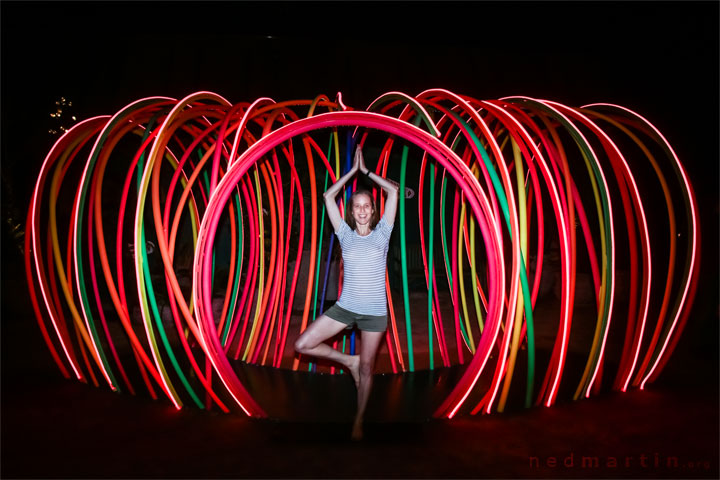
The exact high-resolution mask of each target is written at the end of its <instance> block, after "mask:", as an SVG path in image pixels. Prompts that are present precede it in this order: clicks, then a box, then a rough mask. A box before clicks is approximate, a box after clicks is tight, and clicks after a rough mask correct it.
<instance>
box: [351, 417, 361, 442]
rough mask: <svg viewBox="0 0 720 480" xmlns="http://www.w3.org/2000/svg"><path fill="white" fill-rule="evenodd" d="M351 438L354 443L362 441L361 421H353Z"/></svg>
mask: <svg viewBox="0 0 720 480" xmlns="http://www.w3.org/2000/svg"><path fill="white" fill-rule="evenodd" d="M351 438H352V439H353V440H354V441H356V442H357V441H359V440H362V439H363V426H362V420H355V422H354V423H353V430H352V437H351Z"/></svg>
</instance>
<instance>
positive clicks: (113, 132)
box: [25, 89, 700, 418]
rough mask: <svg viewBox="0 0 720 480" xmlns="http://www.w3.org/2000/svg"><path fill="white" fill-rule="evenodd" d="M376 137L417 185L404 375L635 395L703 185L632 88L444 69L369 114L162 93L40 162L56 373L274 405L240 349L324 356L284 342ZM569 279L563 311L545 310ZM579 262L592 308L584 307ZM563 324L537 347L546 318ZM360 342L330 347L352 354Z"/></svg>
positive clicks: (664, 347) (35, 259) (683, 312)
mask: <svg viewBox="0 0 720 480" xmlns="http://www.w3.org/2000/svg"><path fill="white" fill-rule="evenodd" d="M358 145H359V146H361V147H362V148H363V149H364V151H365V152H366V154H365V157H366V158H367V159H368V160H369V163H370V165H372V162H373V161H375V160H376V164H375V171H376V173H378V174H381V175H384V176H388V177H389V178H391V179H394V180H398V183H399V185H400V187H401V189H402V190H403V191H404V190H406V189H411V190H412V191H413V192H416V193H417V195H416V196H415V198H416V200H415V199H405V198H401V202H400V206H399V216H398V221H397V222H398V230H399V233H396V235H394V240H393V244H394V245H395V246H396V247H397V248H396V253H395V254H394V256H395V257H399V258H397V259H398V260H399V264H400V267H399V268H393V269H392V270H389V272H388V276H387V279H386V290H387V293H388V303H389V318H390V322H389V328H388V330H387V332H386V338H385V340H386V341H385V345H386V347H387V351H386V353H385V352H384V351H383V353H382V354H381V355H385V356H386V358H385V359H384V360H387V363H388V364H389V366H390V368H391V370H392V371H393V372H395V373H398V372H407V371H410V372H412V371H416V370H421V369H435V368H439V367H440V366H441V367H450V366H453V365H458V364H465V368H464V371H463V374H462V376H461V378H460V380H459V381H458V382H457V384H455V385H454V386H453V387H452V389H451V391H450V393H449V394H448V395H447V397H446V398H445V399H444V400H443V401H442V402H441V403H440V405H438V407H437V409H436V411H435V412H434V416H436V417H448V418H451V417H453V416H454V415H456V414H457V412H459V411H460V410H461V408H463V406H465V411H468V412H470V413H473V414H474V413H477V412H479V411H483V412H486V413H490V412H491V411H493V409H494V410H496V411H503V410H504V409H505V408H506V405H507V402H508V398H509V391H510V387H511V385H513V384H515V383H517V382H518V381H517V377H519V376H523V375H524V382H521V387H520V388H523V389H524V395H523V399H524V405H525V406H526V407H530V406H532V405H545V406H550V405H553V404H554V403H555V402H556V400H557V398H558V394H559V392H560V387H561V385H566V386H567V385H570V387H571V389H574V392H575V393H574V395H573V398H575V399H577V398H580V397H587V396H590V395H591V394H593V393H597V392H599V391H600V389H601V383H602V381H603V377H605V378H606V379H609V380H608V381H609V382H611V383H612V388H614V389H616V390H620V391H626V390H627V389H628V388H631V387H639V388H644V387H645V385H646V384H647V383H648V382H652V381H653V380H654V379H656V378H657V376H658V375H659V374H660V373H661V371H662V369H663V367H664V366H665V365H666V363H667V361H668V359H669V358H670V356H671V355H672V352H673V350H674V348H675V345H676V344H677V341H678V338H679V337H680V335H681V334H682V331H683V329H684V327H685V324H686V322H687V319H688V315H689V312H690V309H691V307H692V303H693V299H694V296H695V292H696V289H697V280H698V273H699V258H700V241H699V223H698V221H699V220H698V215H697V202H696V199H695V195H694V193H693V189H692V185H691V182H690V179H689V178H688V175H687V173H686V171H685V169H684V167H683V165H682V164H681V162H680V160H679V159H678V157H677V155H676V154H675V151H674V150H673V149H672V147H671V146H670V144H669V143H668V142H667V140H666V139H665V137H664V136H663V135H662V134H661V133H660V132H659V131H658V130H657V128H656V127H655V126H653V125H652V124H651V123H650V122H649V121H648V120H647V119H645V118H644V117H643V116H641V115H640V114H638V113H636V112H633V111H631V110H629V109H627V108H625V107H622V106H618V105H611V104H600V103H599V104H592V105H586V106H584V107H569V106H566V105H562V104H560V103H557V102H554V101H549V100H543V99H533V98H529V97H507V98H502V99H497V100H478V99H475V98H472V97H469V96H466V95H458V94H455V93H452V92H449V91H447V90H443V89H431V90H427V91H424V92H422V93H420V94H418V95H416V96H414V97H412V96H410V95H407V94H404V93H401V92H389V93H386V94H384V95H382V96H380V97H379V98H378V99H377V100H375V101H374V102H372V103H371V105H370V106H369V107H368V108H367V109H365V110H362V109H353V108H350V107H348V106H346V105H345V104H344V103H343V101H342V97H341V95H340V94H338V95H337V96H336V98H335V100H334V101H331V100H330V99H329V98H328V97H326V96H324V95H320V96H318V97H316V98H315V99H312V100H310V99H308V100H291V101H284V102H275V101H274V100H272V99H270V98H260V99H258V100H256V101H254V102H252V103H248V102H241V103H237V104H232V103H230V102H228V101H227V100H225V99H224V98H223V97H221V96H219V95H217V94H215V93H212V92H197V93H194V94H192V95H189V96H187V97H186V98H184V99H180V100H177V99H172V98H167V97H151V98H144V99H140V100H138V101H136V102H133V103H131V104H129V105H128V106H127V107H125V108H123V109H122V110H120V111H119V112H117V113H116V114H114V115H112V116H100V117H95V118H91V119H88V120H85V121H82V122H80V123H78V124H76V125H75V126H74V127H73V128H71V129H69V130H68V131H67V132H66V133H65V134H64V135H63V136H62V137H61V138H60V139H59V140H58V141H57V142H56V143H55V145H54V146H53V147H52V149H51V150H50V152H49V153H48V155H47V157H46V158H45V161H44V162H43V164H42V168H41V169H40V172H39V173H38V177H37V181H36V185H35V189H34V192H33V197H32V201H31V204H30V206H29V209H28V217H27V231H28V232H29V234H28V235H26V240H25V242H26V245H25V247H26V248H25V252H26V256H25V265H26V272H27V282H28V287H29V292H30V296H31V300H32V303H33V308H34V312H35V316H36V318H37V321H38V325H39V327H40V330H41V334H42V335H43V338H44V340H45V343H46V345H47V347H48V349H49V351H50V353H51V355H52V357H53V359H54V361H55V363H56V364H57V366H58V368H59V369H60V371H61V372H62V374H63V375H64V376H66V377H68V378H69V377H70V376H73V375H74V376H75V377H76V378H77V379H78V380H80V381H83V382H88V381H90V382H92V383H93V384H95V385H96V386H99V385H100V383H104V384H107V386H108V387H109V388H110V389H112V390H116V391H123V390H127V391H129V392H131V393H133V394H135V393H136V392H137V389H138V388H139V387H138V385H139V384H140V383H142V384H143V385H144V388H145V389H146V390H147V392H148V393H149V395H150V396H151V397H152V398H158V396H165V397H167V399H168V400H169V401H170V402H171V403H172V404H173V405H175V407H176V408H181V407H182V406H184V405H185V404H192V405H196V406H197V407H199V408H211V407H212V405H216V406H217V407H218V408H220V409H221V410H223V411H226V412H229V411H232V410H233V409H235V408H239V409H240V410H242V411H243V412H245V413H246V414H247V415H250V416H255V417H263V416H266V414H265V411H264V410H263V407H262V405H260V404H259V403H258V402H257V401H256V400H255V398H254V397H253V392H252V389H251V388H249V387H248V386H247V385H244V384H243V382H242V381H241V380H240V378H239V377H238V374H237V366H233V365H234V364H235V365H236V362H239V361H240V362H245V363H248V364H257V365H269V366H272V367H275V368H288V369H293V370H298V369H300V368H304V369H309V370H314V371H317V370H322V369H323V368H325V367H319V366H317V365H314V364H313V363H312V362H310V361H308V359H305V358H302V357H300V356H298V355H296V354H294V352H292V349H291V348H287V344H288V341H289V340H288V338H293V337H297V336H298V335H299V334H300V333H301V332H302V331H303V330H304V329H305V328H306V327H307V324H308V322H309V321H312V319H314V318H315V317H316V316H317V315H319V314H320V313H321V311H322V309H323V305H324V304H325V302H326V301H327V300H329V299H332V298H335V297H334V295H335V294H338V295H339V291H340V289H341V288H342V267H341V266H340V267H339V278H338V281H337V282H333V281H332V279H331V278H330V273H331V270H332V268H331V266H332V265H333V264H334V262H333V251H334V238H333V234H332V229H331V228H329V227H328V226H327V224H326V220H325V212H324V208H322V202H320V203H318V199H319V198H320V196H321V194H322V192H323V191H324V190H325V189H326V188H327V186H328V185H329V184H330V183H331V182H334V181H335V179H336V178H339V177H340V176H341V175H342V174H343V173H344V171H346V170H347V169H348V168H349V167H350V161H351V155H352V151H353V149H354V148H355V147H356V146H358ZM374 159H375V160H374ZM389 172H390V173H389ZM352 188H356V186H355V185H353V186H349V187H348V189H347V190H348V192H347V193H350V190H351V189H352ZM373 194H374V195H375V196H376V197H377V199H378V200H379V205H380V208H381V209H382V207H383V201H384V198H383V197H382V193H381V192H380V191H377V190H375V191H373ZM415 201H416V202H417V205H416V208H417V211H416V213H415V212H412V211H409V210H408V206H410V205H413V203H412V202H415ZM341 203H342V201H341ZM416 219H417V220H416ZM476 230H479V233H480V240H481V241H477V240H478V239H477V238H476ZM392 256H393V254H391V257H392ZM391 272H392V273H395V272H397V274H398V275H397V276H395V275H393V276H392V277H391V275H390V273H391ZM418 272H419V273H420V275H417V273H418ZM554 275H557V276H558V280H559V288H558V289H557V292H556V296H557V302H556V303H555V307H556V308H555V309H551V310H552V311H553V312H555V313H554V314H553V315H540V316H538V315H537V309H536V306H537V305H538V303H537V302H538V298H539V297H540V291H541V285H542V281H543V280H544V281H545V282H546V283H547V281H548V280H550V281H552V276H554ZM398 276H399V278H397V277H398ZM411 277H413V278H411ZM581 277H582V278H588V279H590V283H591V285H592V287H591V292H592V295H593V299H592V305H594V318H588V315H587V314H583V315H580V314H578V310H579V307H578V300H577V299H578V298H579V295H582V294H583V292H582V291H580V290H579V289H578V283H577V282H578V280H579V279H580V278H581ZM419 282H424V290H422V289H419V288H418V284H419ZM391 287H392V288H391ZM331 289H332V290H331ZM398 291H401V293H402V299H398V298H394V297H398V295H397V294H398ZM411 293H412V295H411ZM393 294H395V295H393ZM411 296H412V298H420V297H421V298H422V302H420V303H418V302H412V303H411V302H410V298H411ZM585 310H587V308H585ZM585 310H584V311H585ZM399 315H402V317H403V318H402V321H401V319H400V318H398V316H399ZM553 331H554V334H552V335H553V337H554V341H552V342H551V345H550V346H549V352H547V353H548V355H547V358H546V356H544V355H538V352H539V350H538V332H544V333H545V334H546V335H547V333H548V332H553ZM417 332H425V337H424V338H423V337H418V336H417ZM582 332H592V335H591V336H592V340H591V341H588V340H587V338H585V339H584V338H583V336H582V335H581V333H582ZM611 337H612V338H613V339H614V342H615V344H616V345H620V344H621V345H622V346H621V348H610V346H609V338H611ZM618 338H619V339H620V340H618ZM355 340H356V339H355V334H354V333H352V332H350V333H347V334H343V338H342V344H339V343H338V342H339V341H338V342H336V343H335V347H336V348H341V349H343V350H344V351H347V350H349V351H350V352H354V350H355ZM421 347H422V348H421ZM425 347H426V348H425ZM579 350H580V351H582V352H583V355H581V358H582V360H581V361H579V362H578V355H572V356H571V355H570V354H569V352H571V351H572V352H578V351H579ZM518 361H522V362H525V363H526V364H527V366H526V368H525V369H523V370H522V371H520V373H519V374H517V373H518V371H517V365H518ZM570 361H572V362H574V363H573V364H572V365H569V364H568V362H570ZM570 367H572V368H570ZM329 371H330V373H332V374H336V373H340V372H338V371H336V369H335V368H333V367H330V368H329ZM215 377H217V378H215ZM214 380H215V381H214ZM218 380H219V381H218ZM513 380H516V381H515V382H513ZM471 398H472V399H474V400H472V401H471V402H469V400H468V399H471Z"/></svg>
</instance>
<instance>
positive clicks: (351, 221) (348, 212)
mask: <svg viewBox="0 0 720 480" xmlns="http://www.w3.org/2000/svg"><path fill="white" fill-rule="evenodd" d="M358 195H367V197H368V198H369V199H370V203H371V204H372V209H373V213H372V217H370V229H371V230H374V229H375V226H377V224H378V222H379V221H380V212H378V209H377V207H375V199H374V198H373V196H372V193H370V192H369V191H368V190H364V189H360V190H356V191H355V192H353V194H352V195H350V200H348V204H347V206H346V207H345V223H347V224H348V226H349V227H350V228H351V229H352V230H355V227H356V226H357V224H356V223H355V218H354V217H353V216H352V206H353V202H354V201H355V197H357V196H358Z"/></svg>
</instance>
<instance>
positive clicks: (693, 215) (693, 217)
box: [582, 103, 699, 389]
mask: <svg viewBox="0 0 720 480" xmlns="http://www.w3.org/2000/svg"><path fill="white" fill-rule="evenodd" d="M597 106H599V107H609V108H611V109H617V110H620V111H622V112H625V113H627V114H629V116H631V117H633V118H635V119H637V120H639V121H640V122H642V124H644V125H646V126H647V127H649V128H650V129H651V130H652V132H653V133H654V134H655V135H656V136H657V138H659V139H660V140H661V145H662V146H663V148H664V149H665V150H666V151H667V152H669V153H670V157H671V158H672V160H673V165H674V167H675V170H676V172H677V173H679V174H680V178H681V179H682V183H683V185H684V187H685V192H686V194H687V196H686V197H684V198H683V200H684V201H685V204H686V205H687V206H688V207H689V210H690V216H689V219H690V223H691V231H692V247H691V253H690V262H689V266H688V268H687V270H686V272H687V275H688V279H687V281H686V282H685V285H684V287H683V288H682V295H681V296H680V302H679V304H678V308H677V312H676V314H675V318H674V319H673V321H672V324H671V326H670V329H669V332H668V334H667V335H666V337H665V341H664V342H663V344H662V347H661V348H660V352H659V353H658V355H657V357H656V358H655V362H653V365H652V367H651V368H650V370H649V371H648V372H647V374H646V375H645V376H644V377H643V379H642V382H641V383H640V388H641V389H644V388H645V384H646V383H647V382H648V380H649V379H650V377H651V376H652V375H653V373H654V372H655V370H656V369H657V368H658V366H659V364H660V360H661V359H662V357H663V354H664V353H665V351H666V349H667V347H668V343H669V342H670V338H671V337H672V333H673V331H674V330H675V328H676V327H677V325H678V321H679V319H680V316H681V314H685V315H687V313H688V312H689V309H688V310H686V311H683V306H684V305H685V302H686V300H688V297H689V292H690V286H691V283H693V282H694V279H695V278H696V277H697V273H698V272H697V269H696V257H697V256H698V252H699V246H698V242H699V239H698V236H697V231H698V225H699V220H698V217H697V207H696V205H697V200H696V199H695V193H694V191H693V189H692V185H691V184H690V181H689V180H688V176H687V172H686V171H685V168H683V166H682V164H681V163H680V160H679V159H678V156H677V154H676V153H675V150H673V148H672V147H671V146H670V143H668V141H667V139H666V138H665V137H664V136H663V134H662V133H660V131H659V130H658V129H657V128H656V127H655V125H653V124H652V123H650V122H649V121H648V120H647V119H646V118H645V117H643V116H642V115H640V114H638V113H636V112H634V111H632V110H630V109H628V108H625V107H622V106H620V105H615V104H610V103H594V104H590V105H585V106H583V107H582V108H590V107H597ZM690 301H692V296H690Z"/></svg>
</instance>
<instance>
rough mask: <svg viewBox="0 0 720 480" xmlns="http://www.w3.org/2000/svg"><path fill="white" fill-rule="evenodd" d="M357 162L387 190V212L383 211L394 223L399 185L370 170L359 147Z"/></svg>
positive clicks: (356, 154)
mask: <svg viewBox="0 0 720 480" xmlns="http://www.w3.org/2000/svg"><path fill="white" fill-rule="evenodd" d="M355 163H356V164H357V165H358V168H359V169H360V172H361V173H363V174H364V175H365V176H366V177H367V178H369V179H370V180H372V181H373V182H375V183H377V184H378V185H379V186H380V188H382V189H383V190H385V193H387V200H385V212H384V213H383V216H384V217H385V221H386V222H387V223H389V224H390V225H392V224H393V223H395V214H396V213H397V204H398V187H397V186H395V184H393V183H392V182H390V181H389V180H387V179H385V178H383V177H381V176H380V175H377V174H376V173H374V172H371V171H370V170H368V168H367V167H366V166H365V159H364V158H363V155H362V151H360V149H359V148H358V149H357V151H356V152H355Z"/></svg>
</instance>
